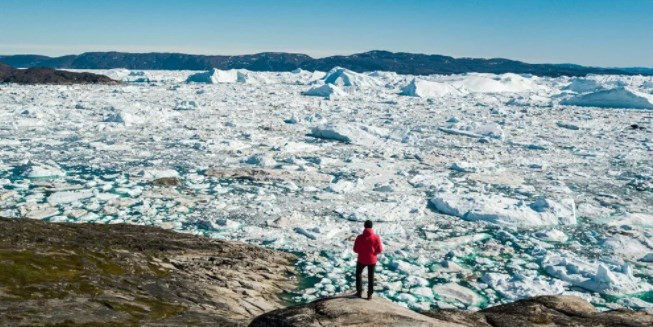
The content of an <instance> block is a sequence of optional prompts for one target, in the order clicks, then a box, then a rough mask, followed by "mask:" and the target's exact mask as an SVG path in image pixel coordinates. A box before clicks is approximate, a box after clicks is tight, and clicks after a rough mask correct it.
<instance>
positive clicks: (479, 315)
mask: <svg viewBox="0 0 653 327" xmlns="http://www.w3.org/2000/svg"><path fill="white" fill-rule="evenodd" d="M344 325H347V326H350V325H352V326H434V327H440V326H442V327H445V326H465V327H515V326H519V327H531V326H532V327H536V326H569V327H571V326H575V327H581V326H587V327H599V326H604V327H610V326H614V327H617V326H630V327H645V326H653V315H650V314H646V313H644V312H635V311H631V310H625V309H622V310H613V311H607V312H599V311H597V310H596V308H594V307H593V306H592V305H591V304H589V303H587V302H586V301H585V300H583V299H580V298H578V297H573V296H540V297H535V298H531V299H526V300H520V301H516V302H513V303H509V304H504V305H499V306H496V307H491V308H487V309H485V310H482V311H478V312H466V311H459V310H450V309H447V310H434V311H429V312H424V313H423V314H418V313H416V312H413V311H410V310H408V309H405V308H403V307H401V306H398V305H396V304H393V303H391V302H388V301H386V300H383V299H378V298H377V299H374V300H372V301H367V300H363V299H358V298H354V297H334V298H327V299H321V300H318V301H315V302H312V303H308V304H305V305H299V306H295V307H290V308H285V309H279V310H275V311H272V312H269V313H266V314H264V315H262V316H259V317H257V318H256V319H254V320H253V321H252V323H251V324H250V327H263V326H270V327H294V326H344Z"/></svg>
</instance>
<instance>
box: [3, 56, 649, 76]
mask: <svg viewBox="0 0 653 327" xmlns="http://www.w3.org/2000/svg"><path fill="white" fill-rule="evenodd" d="M0 62H4V63H6V64H8V65H10V66H14V67H22V68H28V67H50V68H67V69H111V68H127V69H142V70H207V69H210V68H218V69H248V70H251V71H291V70H294V69H298V68H301V69H306V70H321V71H328V70H330V69H331V68H333V67H335V66H340V67H344V68H348V69H351V70H353V71H357V72H363V71H374V70H382V71H391V72H396V73H399V74H414V75H429V74H462V73H471V72H477V73H496V74H502V73H517V74H533V75H539V76H562V75H567V76H584V75H587V74H625V75H634V74H644V75H653V70H651V69H636V70H633V69H627V68H624V69H622V68H600V67H586V66H580V65H572V64H529V63H525V62H521V61H516V60H510V59H503V58H492V59H479V58H453V57H449V56H443V55H427V54H415V53H406V52H389V51H380V50H374V51H369V52H364V53H358V54H353V55H348V56H330V57H324V58H312V57H310V56H308V55H305V54H296V53H284V52H264V53H258V54H250V55H236V56H221V55H191V54H183V53H126V52H86V53H82V54H80V55H67V56H61V57H48V56H41V55H8V56H0Z"/></svg>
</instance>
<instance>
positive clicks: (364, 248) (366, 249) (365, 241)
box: [354, 220, 383, 300]
mask: <svg viewBox="0 0 653 327" xmlns="http://www.w3.org/2000/svg"><path fill="white" fill-rule="evenodd" d="M364 226H365V229H364V230H363V234H360V235H358V237H356V242H354V252H356V253H358V261H357V263H356V296H357V297H362V296H363V282H362V278H361V275H362V274H363V270H364V269H365V267H367V299H368V300H370V299H372V293H373V292H374V268H375V267H376V256H377V255H378V254H379V253H381V252H383V245H382V244H381V238H380V237H379V235H376V234H375V233H374V231H373V230H372V221H370V220H366V221H365V225H364Z"/></svg>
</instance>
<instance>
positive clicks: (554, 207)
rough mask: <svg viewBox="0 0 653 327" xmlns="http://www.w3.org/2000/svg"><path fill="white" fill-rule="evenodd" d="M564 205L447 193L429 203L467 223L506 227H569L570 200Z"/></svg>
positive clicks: (573, 216)
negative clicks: (483, 223)
mask: <svg viewBox="0 0 653 327" xmlns="http://www.w3.org/2000/svg"><path fill="white" fill-rule="evenodd" d="M565 202H566V203H567V205H563V204H562V203H559V202H556V201H553V200H547V199H537V200H535V201H533V202H530V203H528V202H526V201H523V200H517V199H512V198H508V197H504V196H500V195H494V194H482V193H473V192H470V193H465V194H456V193H450V192H441V193H436V194H435V195H434V197H432V198H431V199H430V203H431V204H432V205H433V206H434V207H435V209H437V210H438V211H439V212H441V213H444V214H447V215H452V216H456V217H460V218H463V219H465V220H470V221H485V222H488V223H492V224H497V225H506V226H521V227H527V226H545V225H558V224H560V225H569V224H575V223H576V214H575V209H574V206H573V201H572V200H566V201H565Z"/></svg>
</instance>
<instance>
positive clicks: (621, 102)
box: [560, 87, 653, 109]
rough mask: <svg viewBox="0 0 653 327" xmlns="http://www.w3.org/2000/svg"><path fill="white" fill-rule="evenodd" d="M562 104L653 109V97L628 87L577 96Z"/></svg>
mask: <svg viewBox="0 0 653 327" xmlns="http://www.w3.org/2000/svg"><path fill="white" fill-rule="evenodd" d="M560 104H563V105H570V106H580V107H599V108H623V109H653V95H650V94H646V93H643V92H639V91H636V90H633V89H631V88H628V87H617V88H613V89H609V90H600V91H596V92H592V93H587V94H582V95H577V96H574V97H571V98H568V99H565V100H562V101H561V102H560Z"/></svg>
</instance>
